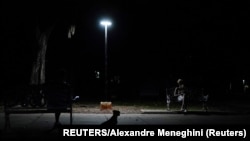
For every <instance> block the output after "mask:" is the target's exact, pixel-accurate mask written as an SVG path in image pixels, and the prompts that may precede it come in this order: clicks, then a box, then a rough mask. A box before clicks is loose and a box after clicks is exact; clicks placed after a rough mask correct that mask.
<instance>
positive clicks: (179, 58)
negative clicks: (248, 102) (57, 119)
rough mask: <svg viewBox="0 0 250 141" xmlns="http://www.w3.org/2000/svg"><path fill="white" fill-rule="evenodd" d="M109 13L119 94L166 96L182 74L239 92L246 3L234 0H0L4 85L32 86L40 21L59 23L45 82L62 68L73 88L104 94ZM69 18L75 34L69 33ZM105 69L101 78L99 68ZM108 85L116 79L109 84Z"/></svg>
mask: <svg viewBox="0 0 250 141" xmlns="http://www.w3.org/2000/svg"><path fill="white" fill-rule="evenodd" d="M103 17H108V18H110V19H111V20H112V23H113V25H112V26H111V27H110V28H108V49H109V55H108V57H109V61H108V67H109V72H108V73H109V78H110V79H111V78H113V77H114V76H120V83H119V84H117V86H116V87H118V88H117V89H116V91H115V93H116V94H115V95H118V97H120V98H121V97H132V98H136V97H139V96H141V95H143V93H151V94H153V95H157V96H158V95H160V96H162V95H164V90H165V88H169V87H174V86H176V80H177V79H178V78H183V79H184V80H185V81H186V82H187V85H188V86H189V87H192V88H201V87H205V88H207V89H209V90H211V91H212V93H213V94H215V95H224V94H228V93H229V87H230V83H231V84H232V88H233V90H232V92H233V93H234V94H240V93H242V90H243V84H242V80H245V81H246V83H248V80H249V58H250V57H249V49H248V48H249V41H248V39H249V7H248V3H243V2H238V1H237V2H236V1H230V0H229V1H228V0H224V1H208V2H203V3H202V2H200V1H174V2H172V1H171V2H169V1H156V0H134V1H124V0H122V1H101V0H99V1H97V0H84V1H58V2H51V1H50V2H47V1H36V2H32V1H29V2H28V1H26V2H24V1H17V2H13V1H7V0H4V1H1V23H2V24H1V25H2V30H1V34H2V35H1V54H0V57H1V70H2V71H1V72H2V73H1V79H0V85H1V87H2V88H1V89H2V90H4V89H7V88H9V87H10V86H11V88H13V87H15V86H20V85H29V81H30V75H31V69H32V63H33V61H34V60H35V58H36V52H37V50H38V47H37V40H36V27H39V28H40V29H41V30H42V31H45V30H46V29H48V28H49V27H51V26H54V29H53V31H52V33H51V36H50V38H49V42H48V50H47V55H46V81H49V80H51V79H53V75H54V74H55V73H56V72H57V71H58V70H64V71H65V72H66V74H67V80H68V82H70V84H71V87H72V89H73V91H74V93H75V95H81V96H85V97H89V98H96V99H98V98H102V95H103V90H102V89H103V84H104V81H103V71H104V28H103V27H101V26H100V24H99V23H100V20H101V19H102V18H103ZM70 25H75V26H76V32H75V35H74V36H73V37H72V38H71V39H68V38H67V33H68V28H69V26H70ZM95 70H98V71H100V72H101V79H100V80H99V79H97V78H95V73H94V71H95ZM110 85H111V83H110Z"/></svg>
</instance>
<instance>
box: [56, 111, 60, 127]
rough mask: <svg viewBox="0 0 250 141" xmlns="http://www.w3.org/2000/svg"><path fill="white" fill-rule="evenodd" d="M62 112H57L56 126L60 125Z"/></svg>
mask: <svg viewBox="0 0 250 141" xmlns="http://www.w3.org/2000/svg"><path fill="white" fill-rule="evenodd" d="M60 115H61V112H55V120H56V121H55V126H58V125H60V122H59V118H60Z"/></svg>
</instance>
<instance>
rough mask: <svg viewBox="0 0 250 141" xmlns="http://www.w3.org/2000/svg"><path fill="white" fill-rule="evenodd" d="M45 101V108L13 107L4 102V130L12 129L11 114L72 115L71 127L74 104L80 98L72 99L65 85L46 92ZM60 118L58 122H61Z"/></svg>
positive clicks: (48, 88) (49, 88) (52, 87)
mask: <svg viewBox="0 0 250 141" xmlns="http://www.w3.org/2000/svg"><path fill="white" fill-rule="evenodd" d="M44 93H45V94H44V95H45V97H44V100H45V101H46V105H44V106H40V107H39V106H38V107H34V106H27V105H25V106H20V107H17V106H13V105H8V104H7V103H8V102H7V101H6V100H5V101H4V116H5V125H4V128H5V129H7V128H10V115H11V114H36V113H54V114H55V115H56V113H69V114H70V125H72V122H73V117H72V111H73V110H72V103H73V102H74V101H76V100H77V99H78V98H79V96H76V97H74V98H72V96H71V94H70V91H69V89H68V88H67V87H65V86H63V85H57V86H55V85H52V86H49V87H47V88H46V90H44ZM59 116H60V114H59ZM59 116H58V120H59ZM56 122H57V121H56Z"/></svg>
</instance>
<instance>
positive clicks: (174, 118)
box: [0, 111, 250, 139]
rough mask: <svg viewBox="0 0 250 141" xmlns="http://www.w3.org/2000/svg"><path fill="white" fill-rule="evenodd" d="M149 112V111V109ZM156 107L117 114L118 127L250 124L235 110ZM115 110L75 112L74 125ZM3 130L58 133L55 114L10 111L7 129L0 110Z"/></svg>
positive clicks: (8, 133)
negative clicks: (174, 110)
mask: <svg viewBox="0 0 250 141" xmlns="http://www.w3.org/2000/svg"><path fill="white" fill-rule="evenodd" d="M147 112H149V111H147ZM159 112H162V111H156V113H154V114H153V111H151V113H148V114H121V115H120V116H119V117H118V123H117V125H118V126H117V127H119V126H123V125H125V126H127V125H129V126H143V125H147V126H151V125H152V126H153V127H158V126H159V127H162V126H164V127H167V126H176V125H188V126H185V127H189V126H190V125H192V126H194V125H198V126H200V127H201V126H207V125H209V126H212V127H213V126H215V127H218V125H219V126H226V127H228V126H229V127H230V126H232V127H237V126H239V127H241V126H243V127H244V126H246V127H247V126H248V125H250V120H249V119H250V115H249V114H235V113H216V112H208V113H204V112H190V113H185V114H184V113H178V112H162V113H159ZM111 116H112V114H80V113H74V114H73V125H75V126H82V127H84V126H93V127H99V125H101V124H102V123H103V122H105V121H107V120H108V119H110V118H111ZM0 119H1V120H0V130H1V133H0V134H1V138H2V139H12V138H28V137H35V138H41V137H46V136H47V135H58V134H59V136H60V133H59V132H58V131H56V130H51V129H52V128H53V125H54V115H53V114H28V115H27V114H16V115H15V114H13V115H11V118H10V120H11V128H9V129H7V130H6V129H4V115H3V114H0ZM60 122H61V124H62V125H66V126H67V125H69V123H70V122H69V114H67V113H65V114H62V115H61V118H60Z"/></svg>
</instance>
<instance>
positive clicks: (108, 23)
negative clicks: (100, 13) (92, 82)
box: [100, 20, 112, 99]
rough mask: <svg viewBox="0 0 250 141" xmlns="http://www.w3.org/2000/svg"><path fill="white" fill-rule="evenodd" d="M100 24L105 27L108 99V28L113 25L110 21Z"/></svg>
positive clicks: (105, 88) (105, 89) (105, 91)
mask: <svg viewBox="0 0 250 141" xmlns="http://www.w3.org/2000/svg"><path fill="white" fill-rule="evenodd" d="M100 24H101V25H102V26H104V27H105V70H104V71H105V72H104V73H105V74H104V75H105V76H104V79H105V80H104V81H105V86H104V94H105V96H107V99H108V47H107V44H108V40H107V38H108V26H111V25H112V23H111V22H110V21H107V20H105V21H101V22H100Z"/></svg>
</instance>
